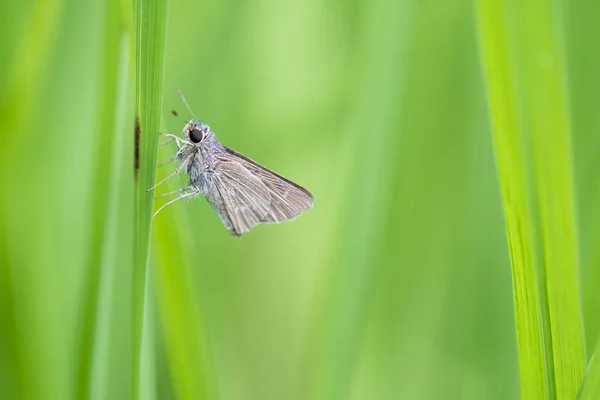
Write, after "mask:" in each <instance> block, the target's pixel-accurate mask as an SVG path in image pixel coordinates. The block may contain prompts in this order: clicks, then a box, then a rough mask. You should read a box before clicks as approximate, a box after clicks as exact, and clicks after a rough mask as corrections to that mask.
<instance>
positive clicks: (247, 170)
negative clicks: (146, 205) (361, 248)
mask: <svg viewBox="0 0 600 400" xmlns="http://www.w3.org/2000/svg"><path fill="white" fill-rule="evenodd" d="M182 136H183V140H178V141H177V143H178V147H179V151H178V152H177V155H176V156H175V158H176V159H177V160H179V162H180V163H181V164H180V166H179V168H178V169H177V171H176V172H175V173H177V172H179V171H181V170H185V171H186V173H187V174H188V176H189V186H188V188H186V189H185V191H186V194H183V195H181V196H180V198H184V197H192V196H197V195H199V194H202V195H204V197H206V199H207V200H208V202H209V203H210V204H211V206H212V207H213V209H214V210H215V211H216V212H217V215H218V216H219V219H220V220H221V222H222V223H223V225H224V226H225V228H227V230H228V231H229V232H230V233H231V234H232V235H234V236H241V235H242V234H243V233H244V232H247V231H249V230H250V229H252V228H253V227H254V226H256V225H257V224H259V223H279V222H284V221H288V220H291V219H295V218H296V217H298V216H299V215H300V214H301V213H302V211H304V210H308V209H310V208H312V204H313V196H312V194H311V193H310V192H309V191H308V190H306V189H304V188H303V187H302V186H300V185H298V184H296V183H294V182H292V181H290V180H288V179H286V178H284V177H283V176H281V175H279V174H276V173H275V172H273V171H271V170H269V169H267V168H265V167H263V166H262V165H260V164H258V163H257V162H255V161H253V160H251V159H250V158H248V157H246V156H244V155H242V154H240V153H238V152H237V151H235V150H232V149H230V148H228V147H225V146H223V145H222V144H220V143H219V142H218V140H217V139H216V138H215V135H214V133H213V132H212V131H211V130H210V127H209V126H208V125H206V124H204V123H203V122H201V121H199V120H198V119H193V120H191V121H189V122H188V123H187V124H186V125H185V127H184V129H183V132H182ZM180 142H181V143H180ZM176 200H178V199H176ZM169 204H170V203H169ZM157 213H158V211H157Z"/></svg>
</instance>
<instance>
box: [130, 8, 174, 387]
mask: <svg viewBox="0 0 600 400" xmlns="http://www.w3.org/2000/svg"><path fill="white" fill-rule="evenodd" d="M135 18H136V121H135V123H136V124H135V150H134V151H135V154H134V158H135V159H134V163H135V165H134V173H135V178H136V181H135V182H136V195H135V203H136V204H135V205H136V211H135V254H134V259H135V261H134V282H133V285H134V289H133V291H134V293H133V296H134V299H133V307H134V308H133V318H134V328H133V330H134V333H133V340H134V342H133V343H134V354H133V371H132V373H133V398H134V399H137V398H139V396H140V393H141V391H140V376H141V368H142V367H143V366H142V365H141V362H140V359H141V344H142V336H143V335H142V331H143V327H144V313H145V293H146V281H147V276H148V274H147V265H148V246H149V241H150V226H151V215H152V205H153V201H152V200H153V194H152V193H148V192H147V191H146V190H147V189H148V188H149V187H151V186H152V185H153V183H154V177H155V168H156V150H157V146H158V133H159V131H158V127H159V121H160V110H161V98H162V86H163V67H164V52H165V29H166V18H167V1H166V0H158V1H150V0H137V1H136V15H135Z"/></svg>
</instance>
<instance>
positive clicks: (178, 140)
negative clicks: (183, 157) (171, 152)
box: [161, 133, 193, 148]
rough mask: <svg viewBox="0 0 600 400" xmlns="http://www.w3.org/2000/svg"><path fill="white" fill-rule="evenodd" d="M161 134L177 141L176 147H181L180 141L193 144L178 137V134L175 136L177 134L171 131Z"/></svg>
mask: <svg viewBox="0 0 600 400" xmlns="http://www.w3.org/2000/svg"><path fill="white" fill-rule="evenodd" d="M161 135H162V136H167V137H170V138H172V139H174V140H175V141H176V142H177V147H178V148H181V147H180V146H181V143H185V144H189V145H190V146H193V144H192V143H190V142H188V141H187V140H185V139H182V138H180V137H179V136H177V135H173V134H172V133H161Z"/></svg>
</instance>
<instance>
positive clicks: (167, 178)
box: [146, 164, 184, 192]
mask: <svg viewBox="0 0 600 400" xmlns="http://www.w3.org/2000/svg"><path fill="white" fill-rule="evenodd" d="M183 165H184V164H181V165H180V166H179V167H177V169H176V170H175V171H174V172H173V173H172V174H170V175H167V176H166V177H165V179H163V180H162V181H160V182H158V183H157V184H156V185H154V186H152V187H151V188H150V189H148V190H146V192H149V191H151V190H154V189H156V187H157V186H160V185H162V184H163V183H165V182H166V181H167V180H169V179H171V178H172V177H174V176H175V175H177V174H178V173H179V172H180V171H181V169H182V168H183Z"/></svg>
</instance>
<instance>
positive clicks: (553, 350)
mask: <svg viewBox="0 0 600 400" xmlns="http://www.w3.org/2000/svg"><path fill="white" fill-rule="evenodd" d="M560 11H561V10H560V9H558V8H557V6H556V5H555V3H552V2H544V1H527V2H523V3H520V2H516V1H514V0H513V1H509V2H504V1H499V0H478V1H477V15H476V16H477V19H478V23H479V34H480V46H481V53H482V58H483V69H484V72H485V75H486V80H487V88H488V101H489V107H490V114H491V121H492V130H493V136H494V144H495V152H496V163H497V168H498V175H499V179H500V186H501V190H502V198H503V202H504V213H505V219H506V229H507V234H508V242H509V247H510V257H511V265H512V273H513V290H514V303H515V319H516V328H517V342H518V349H519V369H520V375H521V396H522V398H527V399H529V398H543V397H548V396H549V397H550V398H554V397H556V398H559V399H570V398H573V397H574V396H575V394H576V393H577V390H578V387H579V385H580V383H581V379H582V376H583V361H584V345H583V333H582V322H581V317H580V310H579V293H578V286H577V255H576V245H575V243H576V237H575V221H574V219H575V213H574V200H573V191H574V185H573V180H572V160H571V146H570V131H569V119H568V103H567V100H566V99H567V95H566V77H565V75H566V71H565V55H564V50H563V41H562V36H561V35H562V32H563V31H562V26H561V24H559V23H558V22H557V19H555V17H556V16H559V17H561V14H560ZM509 26H510V27H511V29H510V30H508V29H506V27H509ZM528 145H530V146H531V148H528ZM529 153H531V154H529ZM528 159H532V160H533V162H532V165H530V164H528V162H527V160H528ZM528 177H531V182H529V181H528ZM536 240H537V242H536ZM536 261H539V267H538V266H537V265H538V264H536Z"/></svg>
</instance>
